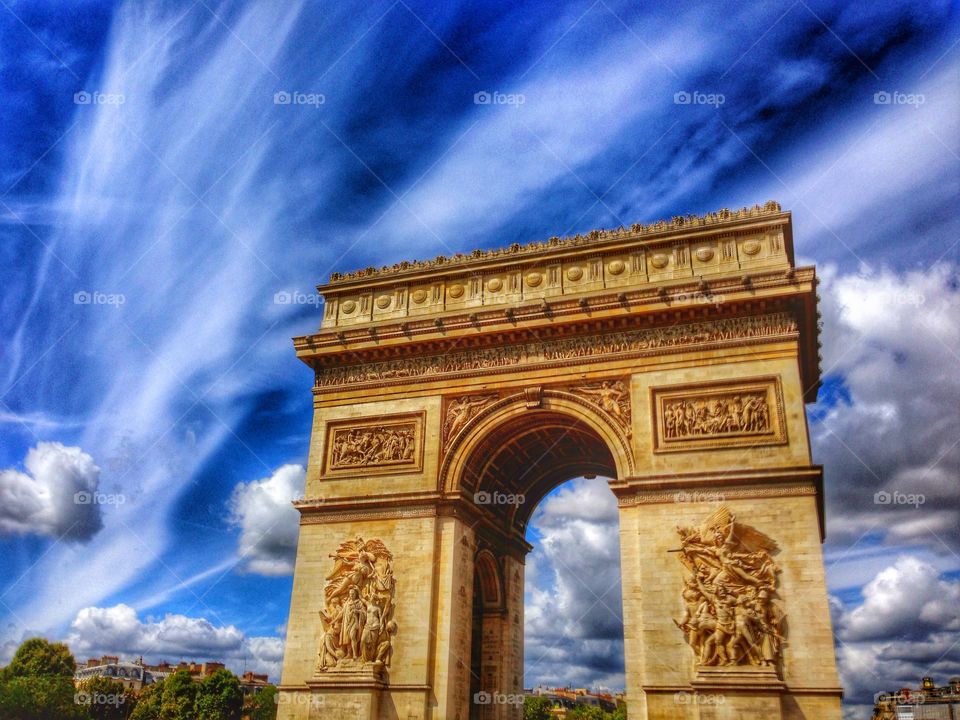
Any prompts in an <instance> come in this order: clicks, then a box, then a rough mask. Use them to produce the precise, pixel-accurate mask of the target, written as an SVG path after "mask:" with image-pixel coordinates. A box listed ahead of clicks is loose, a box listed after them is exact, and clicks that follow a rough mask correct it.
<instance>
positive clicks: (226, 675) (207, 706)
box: [195, 668, 243, 720]
mask: <svg viewBox="0 0 960 720" xmlns="http://www.w3.org/2000/svg"><path fill="white" fill-rule="evenodd" d="M195 704H196V720H240V717H241V715H242V714H243V691H242V690H241V689H240V681H239V680H237V676H236V675H234V674H233V673H232V672H230V671H229V670H224V669H223V668H220V669H219V670H216V671H214V672H213V674H211V675H210V676H209V677H206V678H204V679H203V682H201V683H200V684H199V686H198V689H197V697H196V703H195Z"/></svg>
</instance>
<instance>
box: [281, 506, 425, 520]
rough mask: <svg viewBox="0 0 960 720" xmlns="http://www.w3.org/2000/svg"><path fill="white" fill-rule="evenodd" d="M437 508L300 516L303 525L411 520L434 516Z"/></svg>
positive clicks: (340, 512)
mask: <svg viewBox="0 0 960 720" xmlns="http://www.w3.org/2000/svg"><path fill="white" fill-rule="evenodd" d="M436 514H437V508H436V506H434V505H430V506H421V507H406V508H382V509H371V510H342V511H339V512H314V513H309V514H306V513H304V514H303V515H301V516H300V524H301V525H328V524H330V523H341V522H363V521H365V520H409V519H411V518H425V517H434V516H435V515H436Z"/></svg>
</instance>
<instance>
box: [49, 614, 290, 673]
mask: <svg viewBox="0 0 960 720" xmlns="http://www.w3.org/2000/svg"><path fill="white" fill-rule="evenodd" d="M66 642H67V643H68V644H69V646H70V649H71V651H73V653H74V655H75V656H76V657H77V660H78V661H79V662H82V661H83V658H84V657H85V656H88V655H89V656H92V657H96V656H98V655H103V654H113V655H120V656H121V657H124V658H135V657H138V656H140V655H142V656H144V658H145V659H146V660H147V662H159V661H161V660H168V661H170V662H178V661H180V660H196V661H198V662H199V661H203V660H216V661H220V662H224V663H226V664H227V666H228V667H230V668H231V669H232V670H233V671H234V672H239V671H240V670H241V669H242V668H244V667H246V668H247V669H250V670H254V671H255V672H267V673H268V674H269V675H270V676H271V678H272V679H274V680H276V679H277V678H278V677H279V673H280V663H281V661H282V659H283V640H282V639H281V638H279V637H246V635H245V634H244V633H243V632H242V631H241V630H239V629H238V628H236V627H235V626H234V625H215V624H214V623H212V622H210V621H209V620H207V619H206V618H198V617H188V616H186V615H177V614H168V615H165V616H164V617H163V618H161V619H159V620H153V619H147V620H146V621H143V620H141V619H140V618H139V617H138V615H137V612H136V610H134V609H133V608H132V607H130V606H128V605H124V604H119V605H114V606H113V607H105V608H102V607H88V608H83V609H82V610H80V612H79V613H77V616H76V618H74V620H73V622H72V623H71V625H70V632H69V634H68V635H67V638H66Z"/></svg>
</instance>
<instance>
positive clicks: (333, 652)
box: [320, 605, 344, 669]
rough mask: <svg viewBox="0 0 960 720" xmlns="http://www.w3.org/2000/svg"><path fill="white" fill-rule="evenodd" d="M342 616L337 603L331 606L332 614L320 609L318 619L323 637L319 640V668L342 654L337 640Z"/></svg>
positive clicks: (337, 658) (335, 662) (323, 667)
mask: <svg viewBox="0 0 960 720" xmlns="http://www.w3.org/2000/svg"><path fill="white" fill-rule="evenodd" d="M342 617H343V608H342V607H340V606H339V605H335V606H334V607H333V611H332V614H328V613H327V611H325V610H321V611H320V621H321V625H322V626H323V628H324V631H323V637H322V639H321V641H320V668H321V669H326V668H328V667H330V666H331V665H336V664H337V662H338V661H339V660H340V658H342V657H343V656H344V652H343V650H341V649H340V646H339V644H338V641H339V639H340V631H341V625H340V623H341V620H342Z"/></svg>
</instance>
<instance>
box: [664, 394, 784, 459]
mask: <svg viewBox="0 0 960 720" xmlns="http://www.w3.org/2000/svg"><path fill="white" fill-rule="evenodd" d="M651 396H652V397H651V407H652V408H653V428H654V437H653V450H654V452H678V451H689V450H701V449H709V448H725V447H742V446H747V447H755V446H759V445H779V444H783V443H786V442H787V431H786V421H785V419H784V410H783V392H782V390H781V387H780V379H779V378H778V377H762V378H754V379H748V380H736V381H732V382H722V383H709V384H700V385H678V386H671V387H658V388H652V389H651Z"/></svg>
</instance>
